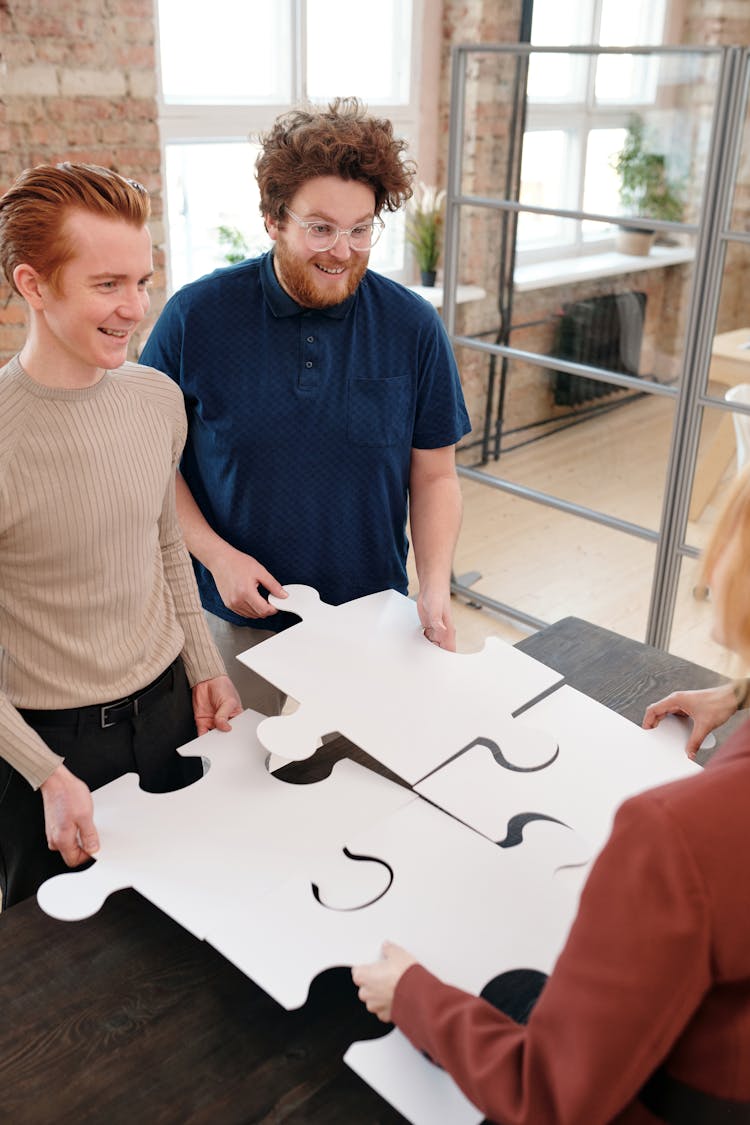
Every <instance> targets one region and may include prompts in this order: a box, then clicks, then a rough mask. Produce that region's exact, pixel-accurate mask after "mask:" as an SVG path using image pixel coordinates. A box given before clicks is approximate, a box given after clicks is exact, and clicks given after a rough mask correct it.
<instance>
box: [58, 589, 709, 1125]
mask: <svg viewBox="0 0 750 1125" xmlns="http://www.w3.org/2000/svg"><path fill="white" fill-rule="evenodd" d="M284 608H290V609H293V610H294V611H295V612H297V613H299V614H300V616H302V617H303V621H302V623H301V624H299V625H295V626H293V627H292V628H291V629H289V630H287V631H286V632H285V633H283V634H281V635H280V636H278V637H276V638H274V639H272V640H270V641H267V642H264V644H263V645H261V646H258V647H257V648H255V649H253V650H252V651H251V653H250V654H245V655H244V657H243V659H244V660H245V662H246V663H248V664H250V665H251V666H252V667H254V668H255V669H256V670H257V671H259V672H260V673H261V674H262V675H264V676H266V677H267V678H268V679H271V680H273V681H274V682H275V683H277V685H278V686H279V687H280V688H282V689H283V690H284V691H286V692H288V693H289V694H290V695H292V696H294V697H295V698H296V699H298V700H300V702H301V706H300V710H299V712H297V713H296V714H294V715H291V716H282V717H280V718H279V719H274V720H268V719H265V720H264V719H263V718H262V716H259V715H257V714H255V713H254V712H250V711H247V712H245V713H244V714H243V715H241V716H239V717H238V718H237V719H235V720H233V723H232V731H231V732H230V733H218V732H212V733H211V734H209V735H205V736H204V737H203V738H201V739H200V740H197V741H196V742H194V743H190V744H189V745H188V746H186V747H184V748H183V752H184V753H185V754H191V753H200V754H202V755H204V756H207V757H208V759H209V760H210V769H209V771H208V773H207V774H206V776H205V777H204V778H203V779H202V780H200V781H198V782H196V783H195V784H194V785H192V786H190V787H189V788H187V789H183V790H181V791H179V792H176V793H171V794H162V795H158V796H157V795H152V794H147V793H144V792H143V791H141V790H140V789H139V787H138V784H137V779H136V778H135V776H133V775H128V776H127V777H123V778H120V779H119V780H117V781H115V782H113V783H112V784H111V785H108V786H105V787H104V788H102V789H100V790H98V791H97V792H96V793H95V794H94V805H95V819H96V823H97V826H98V829H99V833H100V838H101V850H100V852H99V855H98V857H97V861H96V863H95V864H94V865H92V867H90V868H89V869H88V870H86V871H84V872H78V873H71V874H69V875H61V876H58V877H57V878H55V879H52V880H50V881H49V882H48V883H46V884H44V886H43V887H42V888H40V891H39V896H38V897H39V901H40V904H41V905H42V907H43V908H44V909H45V910H47V911H48V912H49V913H51V914H53V915H54V916H56V917H58V918H65V919H71V920H72V919H75V918H81V917H85V916H87V915H89V914H91V913H93V912H94V911H95V910H97V909H98V908H99V906H100V905H101V903H102V902H103V901H104V899H105V898H106V896H107V895H108V894H110V893H112V892H113V891H115V890H117V889H119V888H122V887H129V886H133V887H136V888H137V889H138V890H139V891H140V892H141V893H142V894H144V895H145V896H147V897H148V898H149V899H151V900H152V901H153V902H154V903H156V905H158V906H159V907H161V908H162V909H163V910H165V911H166V912H167V913H168V914H170V915H171V916H172V917H174V918H175V919H176V920H177V921H178V922H180V924H182V925H183V926H185V927H186V928H187V929H189V930H190V931H191V932H193V933H194V934H196V935H197V936H199V937H201V938H203V939H205V940H207V941H210V942H211V944H213V945H214V946H215V947H216V948H217V949H218V950H220V951H221V952H222V953H223V954H224V955H225V956H226V957H227V958H228V959H229V960H231V961H232V962H233V963H234V964H235V965H237V966H238V968H240V969H241V970H242V971H243V972H245V973H246V974H247V975H248V976H250V977H252V978H253V979H254V980H256V981H257V982H258V983H259V984H260V985H261V986H262V987H263V988H265V989H266V991H268V992H269V994H271V995H272V996H274V997H275V998H276V999H277V1000H278V1001H279V1002H280V1003H282V1004H283V1005H285V1006H286V1007H289V1008H291V1007H296V1006H299V1005H300V1004H302V1003H304V1001H305V999H306V996H307V993H308V989H309V985H310V982H311V980H312V979H313V977H315V976H316V975H317V974H318V973H320V972H322V971H323V970H324V969H326V968H330V967H333V966H335V965H351V964H353V963H356V962H361V961H367V960H371V959H374V958H375V957H377V955H378V952H379V948H380V944H381V942H382V940H383V939H384V938H385V937H389V938H391V939H392V940H395V941H398V942H400V943H401V944H403V945H405V946H406V947H407V948H409V949H411V950H412V951H413V952H414V953H415V954H416V955H417V956H418V957H419V958H420V959H422V960H424V961H425V963H427V964H428V965H429V966H430V967H431V968H432V969H433V970H434V971H436V972H437V973H439V974H440V975H442V976H444V977H445V978H447V979H449V980H451V981H452V982H454V983H456V984H458V985H459V986H462V987H464V988H467V989H468V990H470V991H473V992H479V991H480V990H481V989H482V988H483V986H484V985H485V984H486V983H487V982H488V981H489V980H490V979H492V978H493V977H494V976H496V975H497V974H499V973H501V972H503V971H505V970H507V969H512V968H517V967H528V968H535V969H539V970H542V971H545V972H548V971H549V970H550V969H551V967H552V965H553V964H554V960H555V958H556V956H557V954H558V952H559V950H560V948H561V946H562V944H563V942H564V940H565V936H566V933H567V930H568V928H569V925H570V922H571V921H572V918H573V916H574V914H575V909H576V904H577V899H578V894H579V891H580V887H581V884H582V881H583V879H584V877H585V871H586V867H587V861H589V860H590V858H591V856H592V855H593V854H595V853H596V852H597V851H598V850H599V848H600V847H601V845H602V842H603V840H604V838H605V836H606V833H607V831H608V827H609V824H610V822H611V818H612V815H613V812H614V809H615V808H616V806H617V805H618V804H619V803H620V802H621V800H622V799H623V798H624V797H626V796H629V795H630V794H631V793H633V792H636V791H638V790H639V789H643V788H646V787H647V786H649V785H652V784H656V783H657V782H659V781H663V780H667V779H669V778H672V777H677V776H682V775H683V774H685V773H688V772H691V771H692V770H695V769H697V768H698V767H696V766H693V765H692V763H690V762H689V761H688V760H687V758H686V757H685V756H684V752H683V750H682V744H684V732H683V731H682V730H681V729H680V728H679V727H678V726H677V724H673V729H672V730H671V731H670V730H669V728H668V725H665V724H662V727H660V728H659V729H658V730H656V731H651V732H643V731H640V730H639V728H637V727H634V726H633V724H631V723H628V722H627V720H625V719H622V718H620V717H619V716H617V715H615V714H614V713H613V712H610V711H608V710H607V709H606V708H602V707H600V706H599V705H598V704H594V703H592V701H591V700H588V699H587V698H586V697H583V696H580V695H579V694H578V693H576V692H573V691H572V689H570V688H567V687H563V688H560V687H559V677H558V676H557V674H556V673H554V672H552V671H551V670H550V669H548V668H545V667H544V666H543V665H540V664H537V662H536V661H533V660H532V659H531V658H529V657H526V656H525V655H524V654H522V653H520V652H518V651H517V650H515V649H513V648H512V647H511V646H508V645H504V644H503V643H502V642H500V641H497V642H495V643H494V644H491V645H489V646H488V647H487V648H486V649H485V650H484V652H483V653H481V654H478V655H477V656H457V655H456V654H453V653H446V652H443V651H441V650H438V649H435V648H434V647H433V646H431V645H430V644H429V643H428V642H427V641H425V640H424V638H423V637H422V636H421V629H420V626H419V622H418V618H417V614H416V608H415V607H414V604H413V603H412V602H409V601H408V600H407V599H406V598H403V597H401V595H398V594H394V593H388V594H386V595H380V594H379V595H374V596H373V597H371V598H363V599H360V600H359V601H357V602H354V603H349V605H347V606H339V607H335V608H333V607H330V606H325V605H324V604H323V603H321V602H320V601H319V599H318V597H317V594H315V592H314V591H311V590H309V589H307V588H305V587H292V588H290V599H289V600H288V601H287V602H285V603H284ZM555 689H556V690H555ZM545 693H549V694H546V695H545ZM542 697H543V698H542ZM534 700H536V701H537V702H536V703H535V704H534V705H533V706H531V707H530V708H529V709H528V710H526V711H525V712H524V713H523V715H522V716H520V717H519V718H513V713H514V712H517V711H518V710H519V709H520V708H522V707H524V705H526V704H529V703H531V702H532V701H534ZM454 712H456V713H455V714H454ZM332 730H338V731H341V732H342V733H344V734H346V735H347V736H348V737H349V738H351V739H352V741H354V742H357V743H358V744H359V745H360V746H361V747H362V748H363V749H364V750H366V751H367V752H368V753H369V754H370V755H371V756H372V757H373V758H375V759H379V760H380V761H381V762H382V763H383V764H384V765H386V766H388V767H389V768H390V769H391V770H393V771H394V772H396V773H397V774H399V775H400V776H402V777H404V778H406V779H407V780H409V781H410V782H412V783H416V786H415V790H412V789H409V788H406V787H405V786H401V785H397V784H395V783H393V782H390V781H388V780H386V779H385V778H383V777H381V776H379V775H377V774H375V773H373V772H372V771H370V770H367V769H365V768H364V767H362V766H359V765H357V764H356V763H354V762H352V761H348V760H345V761H341V762H338V763H337V764H336V766H335V767H334V769H333V771H332V773H331V775H330V777H328V778H327V779H326V780H325V781H319V782H316V783H314V784H309V785H293V784H288V783H286V782H284V781H281V780H280V779H278V778H277V777H275V776H274V775H273V774H271V773H269V771H268V757H269V753H268V752H269V751H271V752H274V753H276V754H280V755H281V756H282V757H284V758H295V757H296V758H300V757H305V756H308V755H309V754H310V753H312V752H313V751H314V749H315V746H316V745H317V744H318V743H319V741H320V738H321V736H323V735H325V734H326V733H328V732H329V731H332ZM424 798H427V799H426V800H425V799H424ZM436 806H438V807H436ZM443 810H445V811H443ZM447 813H450V814H451V815H450V816H449V815H446V814H447ZM454 818H458V819H454ZM461 822H463V823H461ZM517 825H521V826H522V827H521V829H520V830H519V831H518V832H517V838H518V840H520V842H519V843H518V845H517V846H507V845H508V843H509V842H510V841H509V839H508V837H509V835H510V833H511V832H512V831H513V830H514V829H515V828H516V826H517ZM467 826H468V827H467ZM501 839H504V842H505V844H506V846H504V847H502V848H500V847H497V846H496V844H495V843H494V842H493V841H495V840H501ZM488 888H489V889H490V890H489V893H488ZM509 906H510V907H512V909H511V910H510V911H509ZM511 921H512V924H511ZM301 933H304V935H305V940H304V942H300V941H299V934H301ZM346 1058H347V1062H349V1064H350V1065H351V1066H352V1067H353V1068H354V1069H355V1070H356V1071H357V1072H358V1073H359V1074H361V1075H362V1076H363V1077H364V1078H365V1079H366V1080H367V1081H369V1082H370V1083H371V1084H372V1085H373V1086H375V1088H376V1089H378V1090H379V1091H380V1093H381V1094H382V1095H383V1096H384V1097H386V1098H387V1099H388V1100H390V1101H391V1102H392V1103H393V1104H394V1105H396V1106H397V1108H399V1109H400V1111H401V1112H402V1113H404V1115H405V1116H407V1117H408V1118H409V1119H410V1120H411V1121H413V1122H415V1123H416V1125H422V1123H424V1125H427V1123H429V1125H434V1121H435V1120H436V1119H437V1118H436V1116H435V1110H434V1106H435V1105H436V1104H438V1105H439V1106H440V1115H439V1120H440V1121H441V1125H474V1123H476V1122H478V1121H479V1120H480V1119H481V1114H480V1113H479V1111H478V1110H476V1108H475V1107H473V1106H471V1104H470V1103H469V1102H467V1101H466V1099H465V1098H464V1097H463V1095H461V1094H460V1092H459V1091H458V1090H457V1089H456V1088H455V1087H454V1086H453V1084H452V1083H451V1081H450V1079H449V1078H448V1077H447V1076H446V1075H445V1073H444V1072H442V1071H440V1070H438V1069H437V1068H435V1067H433V1066H432V1064H431V1063H429V1062H428V1061H427V1060H426V1059H425V1058H424V1057H423V1056H422V1055H421V1054H419V1053H418V1052H416V1051H414V1050H413V1048H412V1047H411V1046H410V1044H409V1043H408V1041H407V1040H406V1039H404V1038H403V1036H400V1035H399V1034H398V1033H391V1035H389V1036H386V1037H384V1038H383V1039H380V1040H376V1041H372V1042H369V1043H365V1044H355V1045H354V1046H353V1047H352V1048H350V1051H349V1052H348V1053H347V1056H346ZM435 1099H438V1101H437V1102H436V1100H435Z"/></svg>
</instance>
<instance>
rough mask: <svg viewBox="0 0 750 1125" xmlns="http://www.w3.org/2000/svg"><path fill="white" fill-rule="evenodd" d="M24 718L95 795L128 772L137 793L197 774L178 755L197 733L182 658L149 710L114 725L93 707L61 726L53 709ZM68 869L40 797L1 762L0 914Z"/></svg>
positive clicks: (197, 764) (198, 769) (176, 785)
mask: <svg viewBox="0 0 750 1125" xmlns="http://www.w3.org/2000/svg"><path fill="white" fill-rule="evenodd" d="M22 714H24V717H25V718H26V721H27V722H28V723H29V725H30V726H33V727H34V729H35V730H36V731H37V732H38V734H39V735H40V737H41V738H42V739H43V740H44V741H45V742H46V743H47V745H48V746H49V747H50V749H51V750H54V752H55V753H56V754H59V755H60V756H61V757H63V758H64V759H65V765H66V767H67V768H68V769H69V770H70V771H71V773H74V774H75V775H76V777H79V778H80V779H81V781H85V782H86V784H87V785H88V787H89V788H90V789H92V790H93V789H98V788H99V787H100V786H101V785H106V784H107V783H108V782H110V781H114V780H115V778H117V777H121V776H122V775H123V774H125V773H137V774H138V776H139V778H140V784H141V788H142V789H145V790H147V791H148V792H150V793H166V792H169V791H171V790H174V789H182V788H183V787H184V786H185V785H190V784H191V783H192V782H193V781H195V780H197V778H199V777H201V776H202V773H203V767H202V762H201V759H200V757H197V756H196V757H190V758H182V757H180V755H178V754H177V753H176V752H175V751H176V750H177V747H179V746H183V745H184V744H185V743H186V742H190V741H191V740H192V739H193V738H195V737H196V735H197V731H196V727H195V720H194V718H193V704H192V695H191V691H190V687H189V685H188V682H187V677H186V675H185V669H184V667H183V665H182V661H181V659H180V658H179V657H178V659H177V660H176V661H175V662H174V664H173V665H172V666H171V668H170V670H169V673H168V679H166V680H165V685H164V690H163V691H160V692H159V695H158V698H156V699H154V700H153V701H152V702H150V703H149V706H148V709H147V710H144V711H143V712H142V713H140V714H137V715H132V716H131V717H128V718H124V719H122V720H121V721H120V722H117V723H115V724H114V725H113V726H110V727H106V728H104V729H102V726H101V722H100V719H99V716H98V714H97V713H96V711H95V709H93V708H81V709H80V711H79V712H78V713H77V715H75V714H74V713H73V712H70V713H69V714H68V715H67V716H66V717H65V722H61V721H60V719H59V717H58V719H57V721H55V716H56V715H58V713H57V712H50V713H49V715H50V716H51V718H49V717H44V713H43V712H33V713H32V717H29V714H28V713H27V712H22ZM71 716H72V718H71ZM67 870H68V868H67V867H66V865H65V862H64V861H63V859H62V857H61V856H60V853H59V852H53V851H50V850H49V848H48V847H47V838H46V834H45V827H44V806H43V803H42V795H41V793H40V792H38V791H35V790H34V789H32V787H31V786H30V785H29V783H28V781H26V779H25V778H24V777H23V776H22V775H21V774H19V773H18V772H17V771H16V770H14V769H13V768H12V767H11V766H9V765H8V763H7V762H5V761H3V760H1V759H0V890H1V891H2V906H3V909H5V908H6V907H8V906H13V905H14V904H15V903H17V902H21V901H22V900H23V899H25V898H30V897H31V896H32V895H34V894H36V892H37V889H38V888H39V886H40V885H41V884H42V883H43V882H44V881H45V880H46V879H49V878H51V877H52V876H53V875H59V874H60V873H61V872H63V871H67Z"/></svg>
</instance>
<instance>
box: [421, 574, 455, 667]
mask: <svg viewBox="0 0 750 1125" xmlns="http://www.w3.org/2000/svg"><path fill="white" fill-rule="evenodd" d="M417 613H418V614H419V620H420V621H421V622H422V628H423V629H424V635H425V636H426V637H427V640H428V641H430V642H431V643H432V644H434V645H437V647H438V648H444V649H447V650H448V652H455V651H456V630H455V627H454V625H453V615H452V613H451V595H450V590H445V591H441V592H439V593H438V592H436V591H435V590H433V589H431V588H430V587H423V588H421V589H420V591H419V597H418V598H417Z"/></svg>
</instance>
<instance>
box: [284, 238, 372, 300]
mask: <svg viewBox="0 0 750 1125" xmlns="http://www.w3.org/2000/svg"><path fill="white" fill-rule="evenodd" d="M273 253H274V267H275V270H276V276H277V278H278V280H279V282H280V283H281V285H282V287H283V288H284V289H285V290H286V292H287V293H288V294H289V296H290V297H291V298H292V299H293V300H295V301H296V302H297V304H298V305H302V307H303V308H306V309H327V308H331V307H332V306H333V305H340V304H341V302H342V301H345V300H346V298H347V297H351V295H352V293H354V291H355V290H356V288H357V286H358V285H359V283H360V281H361V280H362V278H363V277H364V275H365V270H366V269H367V262H368V259H369V254H354V253H352V255H351V257H350V258H349V259H348V261H346V262H341V261H337V260H336V259H332V260H331V261H330V262H328V261H326V260H325V255H324V254H320V255H318V256H317V257H316V258H307V259H300V258H299V257H298V256H297V255H296V254H295V253H294V252H293V251H290V250H289V249H288V247H287V246H286V245H285V244H284V243H283V242H282V240H281V239H280V238H279V239H277V241H276V245H275V247H274V252H273ZM316 264H317V265H322V266H328V267H329V268H331V269H338V268H339V267H340V266H342V265H343V266H344V267H345V272H344V273H343V274H341V280H340V283H339V284H338V285H330V284H328V283H327V282H326V281H321V282H320V283H318V282H317V280H316V274H317V275H318V276H319V277H322V275H321V274H320V271H319V270H318V269H317V268H316Z"/></svg>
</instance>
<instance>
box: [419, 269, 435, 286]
mask: <svg viewBox="0 0 750 1125" xmlns="http://www.w3.org/2000/svg"><path fill="white" fill-rule="evenodd" d="M420 273H421V278H422V284H423V285H424V286H426V287H427V288H428V289H431V288H432V286H433V285H434V284H435V278H436V277H437V270H421V271H420Z"/></svg>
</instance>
